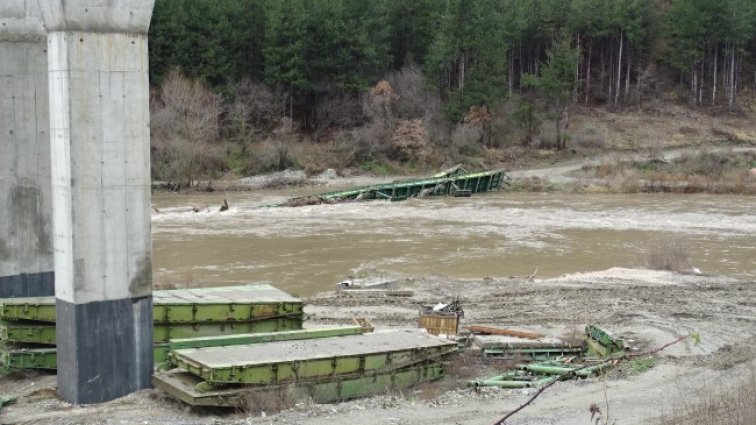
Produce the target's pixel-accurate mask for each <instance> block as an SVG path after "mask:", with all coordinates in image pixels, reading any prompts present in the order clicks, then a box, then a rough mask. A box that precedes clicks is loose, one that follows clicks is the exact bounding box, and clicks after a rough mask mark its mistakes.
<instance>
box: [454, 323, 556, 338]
mask: <svg viewBox="0 0 756 425" xmlns="http://www.w3.org/2000/svg"><path fill="white" fill-rule="evenodd" d="M465 329H467V330H469V331H470V332H472V333H474V334H482V335H506V336H515V337H518V338H527V339H539V338H543V337H544V336H546V335H544V334H539V333H537V332H530V331H523V330H515V329H505V328H496V327H493V326H480V325H470V326H465Z"/></svg>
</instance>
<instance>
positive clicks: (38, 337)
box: [0, 322, 55, 345]
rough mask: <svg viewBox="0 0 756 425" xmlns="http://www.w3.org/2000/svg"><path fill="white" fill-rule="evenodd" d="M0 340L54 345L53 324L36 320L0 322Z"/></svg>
mask: <svg viewBox="0 0 756 425" xmlns="http://www.w3.org/2000/svg"><path fill="white" fill-rule="evenodd" d="M0 340H2V341H9V342H23V343H28V344H46V345H55V325H52V324H38V323H37V322H0Z"/></svg>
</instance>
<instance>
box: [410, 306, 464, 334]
mask: <svg viewBox="0 0 756 425" xmlns="http://www.w3.org/2000/svg"><path fill="white" fill-rule="evenodd" d="M463 317H465V312H464V310H462V306H461V305H460V303H459V299H455V300H454V301H452V302H450V303H446V304H444V303H439V304H436V305H434V306H424V307H423V308H422V309H421V310H420V318H419V320H418V327H419V328H423V329H425V330H427V331H428V333H430V334H433V335H448V336H455V335H457V332H458V331H459V319H461V318H463Z"/></svg>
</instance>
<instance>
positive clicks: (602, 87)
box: [599, 41, 606, 92]
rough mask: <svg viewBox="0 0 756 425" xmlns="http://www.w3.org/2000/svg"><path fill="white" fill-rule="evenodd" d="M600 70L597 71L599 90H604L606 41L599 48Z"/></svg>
mask: <svg viewBox="0 0 756 425" xmlns="http://www.w3.org/2000/svg"><path fill="white" fill-rule="evenodd" d="M601 50H602V51H601V72H599V92H602V91H604V77H605V75H606V41H605V42H604V43H603V46H602V49H601Z"/></svg>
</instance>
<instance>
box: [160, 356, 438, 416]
mask: <svg viewBox="0 0 756 425" xmlns="http://www.w3.org/2000/svg"><path fill="white" fill-rule="evenodd" d="M443 375H444V368H443V365H441V364H440V363H436V362H429V363H423V364H419V365H415V366H410V367H406V368H402V369H397V370H392V371H384V372H379V373H375V374H367V375H361V376H352V377H344V376H339V377H329V378H328V379H326V380H323V381H318V382H297V383H296V384H286V385H271V386H265V387H249V386H233V387H221V388H214V389H212V390H209V391H199V390H198V389H197V386H198V384H201V383H202V380H201V379H200V378H198V377H196V376H194V375H192V374H191V373H189V372H186V371H183V370H180V369H178V370H174V371H170V372H158V373H156V374H155V375H153V377H152V383H153V385H154V386H155V387H156V388H159V389H161V390H163V391H165V392H167V393H168V394H170V395H172V396H174V397H176V398H178V399H179V400H181V401H183V402H185V403H187V404H190V405H192V406H222V407H239V406H240V404H241V403H242V402H243V400H245V399H248V398H252V399H254V395H253V396H252V397H250V393H252V392H254V393H258V394H266V393H267V394H273V395H280V394H283V393H285V394H287V396H288V395H290V396H291V397H292V401H294V402H296V401H299V400H306V399H308V398H312V400H313V401H314V402H316V403H329V402H335V401H341V400H348V399H351V398H357V397H367V396H371V395H377V394H385V393H386V392H388V391H396V390H401V389H404V388H409V387H411V386H413V385H417V384H419V383H422V382H429V381H433V380H436V379H440V378H441V377H443Z"/></svg>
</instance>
